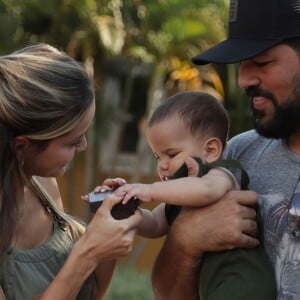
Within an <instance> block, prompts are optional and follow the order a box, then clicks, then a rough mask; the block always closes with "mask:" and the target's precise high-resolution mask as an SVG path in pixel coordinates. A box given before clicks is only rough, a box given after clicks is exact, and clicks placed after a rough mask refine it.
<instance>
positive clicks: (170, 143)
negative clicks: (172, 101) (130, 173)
mask: <svg viewBox="0 0 300 300" xmlns="http://www.w3.org/2000/svg"><path fill="white" fill-rule="evenodd" d="M146 136H147V141H148V144H149V146H150V148H151V150H152V152H153V154H154V156H155V158H156V160H157V169H158V175H159V177H160V179H161V180H168V179H172V176H173V174H174V173H175V172H176V171H177V170H178V169H179V168H180V167H181V166H182V164H183V163H184V161H185V159H186V158H187V157H189V156H197V157H200V158H201V159H202V160H203V161H206V151H205V149H204V144H205V141H202V139H201V137H199V136H198V135H192V134H191V132H190V130H189V128H186V125H185V124H184V123H183V122H182V120H181V119H180V118H178V117H177V116H173V117H170V118H167V119H165V120H162V121H160V122H158V123H155V124H154V125H153V126H152V127H150V128H148V129H147V134H146ZM205 139H206V138H204V140H205Z"/></svg>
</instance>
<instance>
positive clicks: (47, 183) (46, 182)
mask: <svg viewBox="0 0 300 300" xmlns="http://www.w3.org/2000/svg"><path fill="white" fill-rule="evenodd" d="M36 179H37V180H38V181H39V183H40V184H41V185H42V186H43V188H44V189H45V190H46V191H47V193H48V194H49V196H50V197H51V198H52V199H53V200H55V201H56V202H57V203H58V205H60V206H61V208H62V207H63V204H62V199H61V194H60V191H59V187H58V184H57V180H56V178H54V177H36Z"/></svg>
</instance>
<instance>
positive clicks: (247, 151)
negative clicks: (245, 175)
mask: <svg viewBox="0 0 300 300" xmlns="http://www.w3.org/2000/svg"><path fill="white" fill-rule="evenodd" d="M271 142H272V139H267V138H265V137H263V136H261V135H259V134H258V133H257V132H256V131H255V130H249V131H246V132H243V133H240V134H238V135H236V136H234V137H233V138H231V139H230V141H229V142H228V144H227V146H226V149H225V152H224V155H223V157H225V158H235V159H240V158H241V157H242V156H244V155H247V156H249V155H250V156H253V155H257V153H260V150H261V149H265V148H266V147H268V145H269V144H270V143H271ZM255 153H256V154H255Z"/></svg>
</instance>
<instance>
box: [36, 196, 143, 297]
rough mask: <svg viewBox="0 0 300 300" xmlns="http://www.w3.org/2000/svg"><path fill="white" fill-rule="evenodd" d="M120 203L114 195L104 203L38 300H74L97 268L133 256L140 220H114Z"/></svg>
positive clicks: (132, 218) (131, 218)
mask: <svg viewBox="0 0 300 300" xmlns="http://www.w3.org/2000/svg"><path fill="white" fill-rule="evenodd" d="M108 198H109V199H108ZM119 201H120V198H118V197H115V196H114V195H111V196H109V197H107V199H105V200H104V202H103V204H102V205H101V207H100V208H99V209H98V210H97V212H96V213H95V215H94V217H93V219H92V220H91V222H90V223H89V225H88V226H87V228H86V231H85V233H84V234H83V235H82V236H81V238H80V239H79V240H78V241H77V242H76V243H75V245H74V247H73V249H72V251H71V252H70V255H69V257H68V259H67V261H66V262H65V264H64V266H63V267H62V269H61V270H60V272H59V273H58V274H57V276H56V277H55V279H54V280H53V281H52V282H51V284H50V285H49V287H48V288H47V289H46V290H45V291H44V293H43V294H42V295H41V296H40V297H39V299H42V300H47V299H49V300H50V299H51V300H52V299H54V298H55V299H56V300H71V299H75V298H76V296H77V294H78V292H79V290H80V288H81V286H82V284H83V283H84V282H85V280H86V279H87V278H88V277H89V276H90V275H91V274H92V273H93V272H95V271H96V269H97V267H98V266H101V265H102V264H103V263H106V262H108V261H112V260H115V259H117V258H119V257H124V256H127V255H128V254H129V253H130V251H131V249H132V244H133V238H134V235H135V227H136V226H137V225H138V223H139V222H140V220H141V216H140V212H139V211H136V213H135V214H134V215H133V216H131V217H129V218H128V219H124V220H115V219H113V218H112V216H111V213H110V211H111V209H112V207H113V206H114V205H115V204H116V203H118V202H119Z"/></svg>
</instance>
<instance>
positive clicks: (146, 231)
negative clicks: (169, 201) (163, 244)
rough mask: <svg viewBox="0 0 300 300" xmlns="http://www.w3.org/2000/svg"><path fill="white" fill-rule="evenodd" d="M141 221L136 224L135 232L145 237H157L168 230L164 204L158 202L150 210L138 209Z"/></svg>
mask: <svg viewBox="0 0 300 300" xmlns="http://www.w3.org/2000/svg"><path fill="white" fill-rule="evenodd" d="M140 211H141V213H142V222H141V223H139V225H138V226H137V234H138V235H140V236H142V237H145V238H152V239H154V238H159V237H161V236H163V235H165V234H166V233H167V231H168V223H167V220H166V217H165V204H164V203H162V204H159V205H158V206H156V207H155V208H154V209H153V210H152V211H149V210H147V209H142V208H141V209H140Z"/></svg>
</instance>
